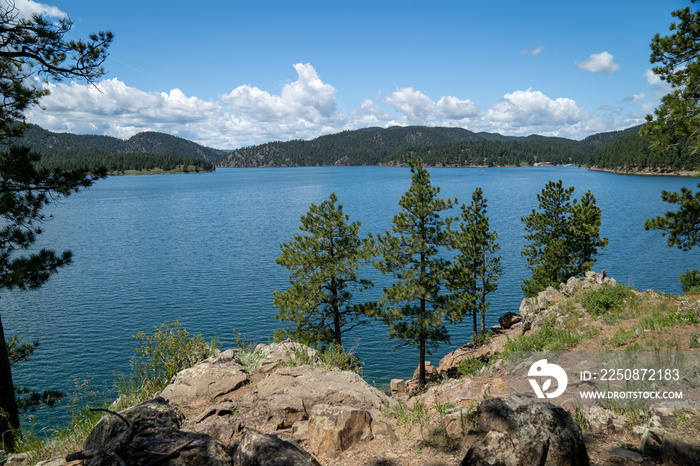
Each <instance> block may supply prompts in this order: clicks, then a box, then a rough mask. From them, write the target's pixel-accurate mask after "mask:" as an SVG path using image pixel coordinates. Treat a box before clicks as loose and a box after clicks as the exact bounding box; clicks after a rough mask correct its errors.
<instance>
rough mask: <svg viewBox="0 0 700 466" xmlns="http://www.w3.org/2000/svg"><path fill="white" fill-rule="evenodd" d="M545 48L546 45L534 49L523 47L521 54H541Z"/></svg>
mask: <svg viewBox="0 0 700 466" xmlns="http://www.w3.org/2000/svg"><path fill="white" fill-rule="evenodd" d="M543 50H544V45H540V46H539V47H537V48H534V49H532V50H528V49H523V50H522V51H521V52H520V55H539V54H541V53H542V51H543Z"/></svg>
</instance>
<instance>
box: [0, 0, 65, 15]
mask: <svg viewBox="0 0 700 466" xmlns="http://www.w3.org/2000/svg"><path fill="white" fill-rule="evenodd" d="M0 2H2V4H3V6H4V7H5V8H7V7H8V6H10V7H11V6H12V5H14V7H15V8H16V9H17V11H18V14H19V17H20V18H31V17H32V15H39V16H50V17H53V18H66V17H68V15H67V14H66V13H64V12H63V11H61V9H60V8H58V7H55V6H50V5H46V4H44V3H38V2H34V1H32V0H0Z"/></svg>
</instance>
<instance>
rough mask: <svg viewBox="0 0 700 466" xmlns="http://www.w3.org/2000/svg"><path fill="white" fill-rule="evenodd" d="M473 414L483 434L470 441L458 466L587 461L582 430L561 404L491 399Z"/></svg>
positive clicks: (577, 465) (582, 464)
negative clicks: (510, 402) (524, 402)
mask: <svg viewBox="0 0 700 466" xmlns="http://www.w3.org/2000/svg"><path fill="white" fill-rule="evenodd" d="M476 415H477V419H478V424H479V429H480V430H481V431H482V432H483V433H484V434H485V435H484V436H483V438H481V439H479V440H477V441H476V442H474V443H473V444H472V446H471V448H470V449H469V450H468V451H467V454H466V455H465V457H464V459H463V460H462V463H461V465H464V466H467V465H470V466H482V465H483V466H486V465H494V464H498V465H502V466H521V465H525V464H533V465H535V464H537V465H572V466H585V465H588V464H589V459H588V453H587V452H586V447H585V444H584V442H583V436H582V434H581V429H580V428H579V426H578V424H577V423H576V421H574V419H573V418H572V417H571V415H570V414H569V413H568V412H566V411H564V410H563V409H562V408H560V407H557V406H554V405H552V404H550V403H533V404H530V405H527V406H519V407H518V406H514V405H511V404H509V403H508V402H506V401H505V400H503V399H501V398H490V399H487V400H485V401H482V402H481V403H480V404H479V406H478V408H477V413H476Z"/></svg>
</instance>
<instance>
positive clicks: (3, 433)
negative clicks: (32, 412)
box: [0, 319, 19, 451]
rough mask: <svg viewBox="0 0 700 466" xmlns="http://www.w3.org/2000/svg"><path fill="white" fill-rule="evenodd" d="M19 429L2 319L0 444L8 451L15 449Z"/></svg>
mask: <svg viewBox="0 0 700 466" xmlns="http://www.w3.org/2000/svg"><path fill="white" fill-rule="evenodd" d="M18 431H19V412H18V411H17V400H16V399H15V389H14V385H12V371H11V369H10V356H9V354H8V353H7V345H6V344H5V333H4V331H3V329H2V320H1V319H0V444H2V447H3V448H4V449H5V450H6V451H14V447H15V440H16V437H15V433H16V432H18Z"/></svg>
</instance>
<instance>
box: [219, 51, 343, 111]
mask: <svg viewBox="0 0 700 466" xmlns="http://www.w3.org/2000/svg"><path fill="white" fill-rule="evenodd" d="M294 69H295V70H296V72H297V74H298V79H297V80H296V81H294V82H292V83H288V84H286V85H285V86H284V87H283V88H282V93H281V94H280V95H271V94H270V93H268V92H266V91H263V90H261V89H258V88H257V87H253V86H249V85H243V86H239V87H237V88H235V89H234V90H233V91H231V92H230V93H228V94H225V95H223V96H221V101H222V102H223V103H224V104H225V105H226V106H227V107H228V108H230V109H231V110H232V111H233V113H234V114H238V115H245V116H247V117H249V118H253V119H256V120H259V121H274V120H281V119H289V118H297V119H302V120H307V121H310V122H318V121H321V120H327V119H330V118H332V117H333V116H334V115H335V114H336V113H337V106H336V100H335V93H336V90H335V88H334V87H333V86H331V85H330V84H325V83H324V82H323V81H321V79H320V78H319V76H318V73H316V70H315V69H314V68H313V66H311V65H310V64H309V63H297V64H296V65H294Z"/></svg>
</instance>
